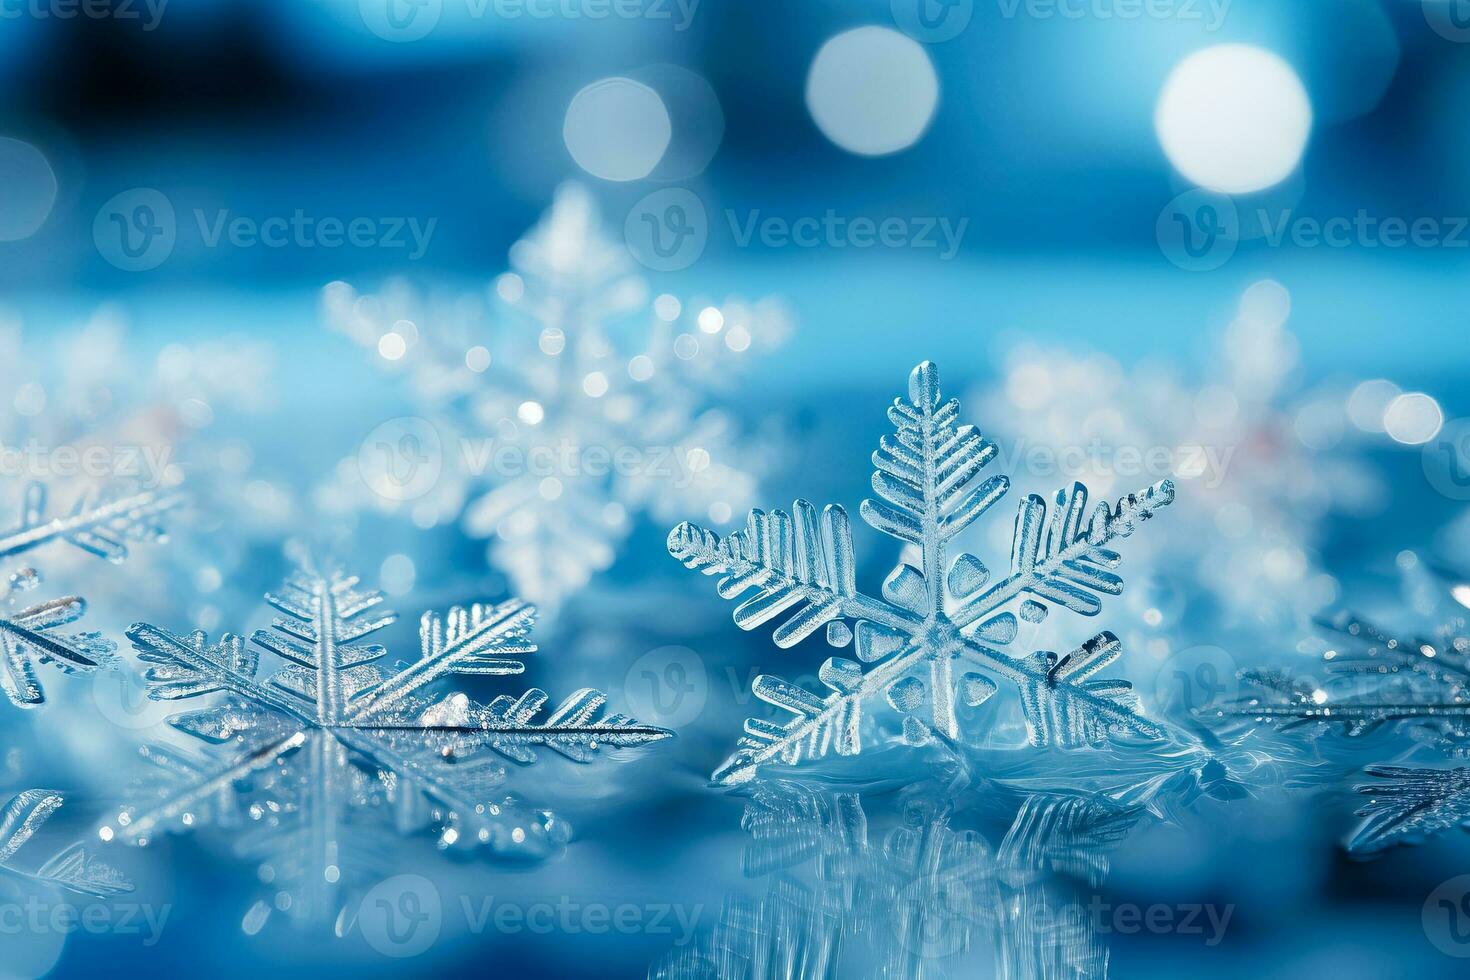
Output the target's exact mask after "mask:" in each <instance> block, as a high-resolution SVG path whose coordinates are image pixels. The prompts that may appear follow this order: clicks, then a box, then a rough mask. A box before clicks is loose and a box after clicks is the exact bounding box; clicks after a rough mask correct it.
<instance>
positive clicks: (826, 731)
mask: <svg viewBox="0 0 1470 980" xmlns="http://www.w3.org/2000/svg"><path fill="white" fill-rule="evenodd" d="M888 415H889V418H890V419H891V420H892V422H893V424H894V426H895V427H896V429H897V431H896V433H895V435H894V436H885V437H883V440H882V444H881V446H880V447H879V449H878V450H877V451H876V452H875V453H874V454H873V463H874V465H875V466H876V468H877V471H876V472H875V473H874V475H873V489H874V490H875V491H876V492H877V495H878V498H877V499H875V500H865V501H864V502H863V505H862V516H863V519H864V520H866V521H867V522H868V523H869V524H870V525H872V526H873V527H874V528H876V529H877V530H879V531H881V532H883V533H885V534H888V535H890V536H892V537H894V538H897V539H898V540H900V541H902V542H905V543H906V544H909V545H912V546H913V547H915V548H917V549H918V550H919V560H920V567H917V568H916V567H914V566H911V565H908V564H900V565H899V567H898V568H897V569H896V570H895V571H894V572H893V573H892V574H891V575H889V577H888V578H887V580H886V581H884V583H883V595H882V598H875V597H871V596H868V595H865V594H864V593H861V592H859V591H858V589H857V585H856V582H855V560H854V556H853V547H852V534H851V528H850V526H849V523H848V517H847V512H846V511H845V510H843V509H842V508H841V507H839V506H836V505H831V506H828V507H826V508H825V509H824V510H823V511H822V512H821V514H820V515H818V513H817V510H816V508H815V507H814V506H813V505H812V504H811V503H809V502H807V501H805V500H798V501H797V502H796V504H795V505H794V507H793V511H794V517H793V516H792V515H788V514H786V513H785V512H783V511H779V510H778V511H773V512H771V513H769V514H767V513H765V512H763V511H759V510H755V511H752V512H751V515H750V522H749V525H748V527H747V528H746V529H744V530H741V531H736V532H733V533H732V534H730V535H729V536H728V537H727V538H725V539H724V540H721V539H720V537H719V536H718V535H716V534H715V533H714V532H712V531H709V530H707V529H705V528H702V527H698V526H696V525H693V524H690V523H687V522H686V523H684V524H680V525H679V526H678V527H676V528H675V529H674V530H673V532H672V533H671V534H670V535H669V540H668V546H669V552H670V553H671V554H672V555H673V556H674V557H675V558H678V559H679V560H680V561H682V562H683V563H684V564H685V565H687V566H688V567H689V568H692V569H696V570H699V571H702V572H704V573H705V574H706V575H721V576H723V577H722V578H721V580H720V582H719V586H718V590H719V593H720V595H721V596H722V597H724V598H727V599H736V598H738V597H740V596H742V595H743V594H745V593H747V592H750V593H752V594H751V596H750V598H748V599H746V600H745V601H743V602H742V603H741V604H740V605H739V606H738V607H737V608H736V610H735V622H736V624H737V625H739V626H740V627H741V628H742V629H755V628H757V627H759V626H761V625H762V624H764V623H766V622H767V621H769V620H771V619H774V618H776V617H778V616H782V615H784V614H787V613H790V615H789V616H788V617H787V619H786V621H785V622H784V623H783V624H782V625H781V626H780V627H778V628H777V629H776V632H775V635H774V639H775V642H776V645H777V646H780V647H790V646H793V645H795V644H796V643H799V642H800V641H801V640H803V639H805V638H806V637H808V636H810V635H811V634H813V633H814V632H816V631H817V630H818V629H820V628H821V627H823V626H825V627H826V638H827V641H828V643H830V644H832V645H833V646H837V647H842V646H846V645H847V644H848V643H850V642H853V641H854V639H855V640H856V652H857V657H858V660H848V659H845V658H840V657H831V658H829V659H828V660H827V661H826V663H825V664H823V666H822V668H821V671H820V673H819V677H820V680H821V682H822V683H823V684H824V685H825V686H826V688H827V691H826V692H822V693H813V692H811V691H808V690H806V689H805V688H802V687H800V686H798V685H796V684H792V683H790V682H788V681H785V680H782V679H781V678H778V677H774V676H771V675H761V676H759V677H757V678H756V679H755V682H754V685H753V690H754V692H755V694H756V696H757V697H759V698H761V699H762V700H764V701H766V702H768V703H770V704H774V705H776V706H777V707H779V708H781V709H783V710H784V711H787V712H790V713H791V714H792V715H794V716H795V717H794V718H793V719H790V720H788V721H786V722H784V723H778V722H772V721H767V720H764V719H759V718H752V719H750V720H749V721H747V723H746V735H745V737H744V738H743V739H741V741H740V746H741V748H740V750H739V751H738V752H736V753H735V755H734V756H732V757H731V758H730V759H729V760H728V761H727V762H726V763H725V764H724V765H723V766H721V767H720V770H719V771H718V772H717V773H716V774H715V777H714V778H715V779H716V780H717V781H719V782H725V783H738V782H745V781H747V780H750V779H752V778H754V776H755V774H756V772H757V770H758V769H759V768H760V767H761V766H763V765H766V764H767V763H772V762H780V763H783V764H786V765H795V764H797V763H799V762H801V761H803V760H805V759H819V758H822V757H824V756H826V755H827V754H828V753H829V752H831V751H832V750H833V749H836V751H837V753H838V754H839V755H856V754H858V752H860V751H861V749H862V747H863V741H864V733H863V730H862V716H863V708H864V705H865V703H867V702H870V701H871V702H874V705H873V706H874V707H876V702H877V700H878V696H879V695H880V694H882V695H884V697H885V699H886V701H887V703H888V704H889V706H891V707H892V708H893V709H894V710H896V711H898V712H900V713H902V714H903V715H904V720H903V736H904V740H905V741H906V742H908V743H910V744H914V745H921V744H924V743H926V742H928V741H930V740H931V739H934V738H937V739H939V740H941V741H943V740H955V739H958V738H959V737H960V725H959V719H958V716H957V712H956V708H957V704H956V699H957V698H958V699H959V700H960V701H962V702H963V703H964V704H965V705H968V706H970V707H974V706H978V705H980V704H982V703H984V702H985V701H987V700H989V699H990V697H991V696H992V695H994V694H995V693H996V691H997V685H996V682H995V681H994V680H993V679H992V678H991V676H990V675H994V676H998V677H1001V678H1004V679H1005V680H1008V681H1010V682H1012V683H1013V684H1015V685H1016V687H1017V689H1018V690H1019V692H1020V699H1021V708H1022V711H1023V712H1024V715H1025V719H1026V728H1027V734H1028V737H1029V741H1030V742H1031V744H1032V745H1058V746H1064V747H1073V746H1080V745H1089V744H1097V743H1100V742H1102V741H1105V740H1106V739H1107V738H1108V737H1109V736H1110V735H1117V734H1124V733H1126V734H1131V735H1136V736H1142V737H1145V738H1161V737H1163V735H1164V731H1163V729H1161V728H1160V727H1159V726H1157V725H1155V724H1154V723H1153V722H1150V721H1148V720H1147V719H1145V718H1144V717H1142V716H1141V715H1140V714H1139V713H1138V711H1137V699H1136V698H1135V697H1134V695H1133V694H1132V692H1131V689H1130V685H1129V684H1128V682H1127V681H1119V680H1093V679H1091V678H1093V676H1094V675H1095V674H1097V673H1098V672H1099V671H1101V670H1103V669H1104V668H1106V667H1107V666H1108V665H1109V664H1111V663H1112V662H1113V661H1114V660H1116V659H1117V657H1118V654H1119V651H1120V645H1119V643H1118V640H1117V638H1116V637H1114V636H1113V635H1112V634H1110V633H1106V632H1104V633H1099V634H1097V635H1096V636H1094V637H1093V638H1092V639H1090V640H1088V641H1087V642H1086V643H1084V644H1083V645H1082V646H1080V647H1078V648H1077V649H1075V650H1073V651H1071V652H1070V653H1067V654H1065V655H1062V656H1058V655H1057V654H1055V653H1052V652H1050V651H1039V652H1036V653H1033V654H1030V655H1029V656H1022V657H1013V656H1011V655H1008V654H1006V653H1002V652H1001V651H1000V650H998V649H995V647H996V646H1003V645H1005V644H1008V643H1010V642H1011V641H1012V640H1014V639H1015V638H1016V635H1017V632H1018V623H1017V612H1013V611H1011V610H1010V607H1011V606H1012V605H1013V604H1018V606H1019V607H1018V612H1019V615H1020V617H1021V618H1022V619H1024V620H1026V621H1027V622H1030V623H1037V622H1040V621H1041V620H1042V619H1044V618H1045V617H1046V615H1047V612H1048V607H1047V606H1046V605H1045V604H1044V602H1050V603H1054V604H1057V605H1061V606H1063V607H1065V608H1067V609H1070V610H1072V611H1073V612H1076V613H1080V614H1081V615H1084V616H1093V615H1096V614H1097V613H1098V612H1099V611H1100V610H1101V608H1102V603H1101V599H1100V597H1101V596H1103V595H1117V594H1119V593H1120V592H1121V591H1122V588H1123V580H1122V579H1121V578H1119V577H1118V576H1117V575H1116V574H1114V573H1113V572H1112V571H1111V569H1113V568H1115V567H1117V565H1118V563H1119V561H1120V560H1121V558H1120V556H1119V555H1118V554H1117V553H1116V552H1114V551H1111V550H1109V549H1108V548H1107V545H1108V544H1110V543H1111V542H1113V541H1114V540H1115V539H1118V538H1122V537H1127V536H1128V535H1130V534H1132V533H1133V531H1134V530H1135V529H1136V528H1137V527H1138V525H1139V524H1140V523H1141V522H1143V521H1145V520H1147V519H1148V518H1150V517H1152V516H1153V515H1154V514H1155V513H1157V511H1158V510H1160V509H1161V508H1163V507H1164V506H1166V505H1167V504H1169V503H1170V502H1172V501H1173V499H1174V487H1173V485H1172V484H1171V483H1169V482H1168V481H1167V480H1166V481H1163V482H1160V483H1159V484H1157V485H1156V486H1153V487H1150V488H1148V489H1147V490H1145V491H1143V492H1142V493H1141V494H1138V495H1133V494H1129V495H1128V496H1127V497H1124V498H1123V499H1121V500H1120V501H1119V502H1118V504H1117V507H1116V508H1114V507H1111V506H1109V505H1108V504H1107V503H1102V504H1099V505H1098V506H1097V508H1096V509H1094V510H1093V511H1092V512H1091V514H1090V515H1089V514H1088V510H1087V490H1086V488H1084V487H1083V486H1082V485H1081V484H1073V485H1072V486H1071V487H1070V488H1068V489H1065V490H1062V491H1059V492H1058V493H1057V496H1056V502H1055V508H1054V509H1053V511H1052V513H1051V515H1050V517H1048V515H1047V505H1046V501H1044V500H1043V499H1042V498H1041V497H1038V496H1035V495H1032V496H1029V497H1027V498H1026V499H1025V500H1023V501H1022V502H1021V505H1020V508H1019V511H1018V513H1017V516H1016V521H1015V525H1014V532H1015V533H1014V538H1013V541H1012V543H1011V547H1010V553H1011V570H1010V573H1009V574H1008V575H1007V576H1005V577H1004V578H1002V579H1001V580H1000V581H999V582H996V583H995V584H993V585H989V587H988V588H987V583H988V582H989V579H990V571H989V569H987V568H986V566H985V565H984V564H983V563H982V562H981V561H980V559H978V558H976V557H975V556H974V555H970V554H962V555H960V556H959V557H958V558H956V559H955V560H954V561H953V563H949V562H948V561H947V559H946V553H945V551H946V547H947V545H948V542H949V541H950V540H951V539H953V538H954V537H955V536H956V535H958V534H959V533H961V532H962V531H964V529H965V528H966V527H968V526H969V525H970V524H972V523H973V522H974V521H975V520H976V519H977V518H979V517H980V516H981V515H982V514H984V513H985V512H986V511H988V510H989V509H990V508H991V507H993V506H994V505H995V504H996V503H997V502H999V500H1000V499H1001V497H1003V496H1004V495H1005V493H1006V490H1007V489H1008V487H1009V481H1008V479H1007V478H1006V477H1005V476H993V477H991V478H989V479H987V480H985V481H983V482H981V483H979V484H978V485H975V484H974V480H975V478H976V476H977V475H978V473H979V472H980V470H981V469H982V468H983V467H984V466H985V465H986V464H987V463H989V462H990V461H991V460H992V459H993V458H994V457H995V455H996V447H995V445H994V443H992V442H990V441H989V440H988V439H986V438H984V437H983V436H982V435H981V434H980V433H979V431H977V430H976V429H975V428H974V427H973V426H969V425H959V424H958V417H959V402H958V401H956V400H954V399H951V400H950V401H948V402H944V401H942V399H941V397H940V391H939V372H938V369H937V368H936V367H935V366H934V365H933V364H931V363H929V362H927V361H926V362H924V363H923V364H920V365H919V366H918V367H916V368H915V369H914V371H913V374H912V375H911V376H910V378H909V390H908V395H907V397H906V398H904V397H901V398H897V399H895V400H894V403H893V405H892V407H891V408H890V409H889V411H888ZM1043 600H1044V602H1043ZM848 619H852V620H855V621H856V626H855V628H850V627H849V626H848V625H847V623H846V620H848ZM990 644H994V646H991V645H990ZM859 661H861V662H859ZM864 664H872V665H873V666H872V667H871V668H869V669H866V670H865V669H864ZM956 664H959V665H960V666H962V667H964V666H969V667H978V668H980V670H981V671H984V673H980V672H975V671H970V672H966V673H965V674H963V676H961V677H959V678H958V679H956V678H955V676H954V673H955V667H956ZM926 700H927V702H928V704H929V719H930V720H929V721H928V722H927V723H926V722H924V721H921V720H920V719H919V717H918V716H917V714H916V712H917V711H918V710H919V709H920V708H921V707H922V706H923V704H924V703H925V701H926Z"/></svg>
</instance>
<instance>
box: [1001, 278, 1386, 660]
mask: <svg viewBox="0 0 1470 980" xmlns="http://www.w3.org/2000/svg"><path fill="white" fill-rule="evenodd" d="M1289 309H1290V296H1289V295H1288V293H1287V291H1286V290H1285V288H1283V287H1282V286H1281V285H1280V284H1279V283H1276V282H1274V281H1270V280H1266V281H1262V282H1258V283H1256V284H1254V285H1252V286H1251V287H1250V288H1249V289H1247V290H1246V291H1245V293H1244V295H1243V296H1242V297H1241V299H1240V302H1239V306H1238V309H1237V310H1236V312H1235V316H1234V318H1233V320H1232V321H1231V322H1230V323H1229V325H1228V326H1227V327H1226V328H1225V329H1224V330H1222V331H1220V332H1219V333H1218V334H1217V335H1216V336H1215V337H1214V338H1213V343H1212V344H1211V345H1210V351H1209V357H1208V360H1207V362H1206V365H1205V368H1204V370H1203V371H1200V372H1197V373H1196V374H1195V375H1193V376H1190V377H1183V378H1181V377H1179V376H1178V374H1177V373H1176V372H1175V371H1173V370H1171V368H1170V367H1168V366H1165V365H1160V364H1158V363H1146V364H1142V365H1140V366H1139V367H1137V368H1136V369H1132V370H1125V369H1124V368H1123V367H1121V366H1120V365H1119V364H1118V363H1117V362H1115V361H1113V360H1112V359H1110V358H1108V357H1105V356H1102V355H1099V354H1086V355H1079V354H1077V353H1076V352H1075V351H1071V350H1058V349H1042V348H1039V347H1035V346H1031V345H1022V346H1018V347H1016V348H1015V349H1014V350H1012V351H1011V353H1010V356H1009V366H1008V367H1007V370H1006V373H1005V376H1004V378H1003V379H1002V383H1001V384H998V385H994V386H991V387H989V388H987V389H986V390H985V392H984V394H983V396H982V397H983V402H982V403H981V404H983V406H984V408H985V411H986V417H987V418H989V419H991V420H992V422H991V425H992V427H993V429H994V430H995V431H996V432H1002V433H1005V434H1006V435H1007V436H1008V437H1009V440H1008V443H1007V445H1009V447H1010V448H1011V450H1012V452H1013V454H1014V455H1015V457H1016V459H1015V461H1014V463H1013V469H1015V470H1017V471H1021V470H1031V471H1033V472H1039V473H1046V472H1051V471H1056V472H1061V473H1064V474H1066V475H1067V476H1070V477H1075V478H1078V479H1084V480H1086V481H1087V482H1088V484H1089V485H1090V486H1093V487H1094V488H1095V489H1097V490H1098V491H1099V492H1101V493H1109V492H1112V491H1114V490H1116V489H1118V487H1119V486H1120V485H1123V484H1132V483H1133V481H1134V480H1135V479H1137V477H1136V476H1134V474H1138V473H1148V474H1149V475H1150V477H1151V478H1155V479H1157V478H1158V477H1160V476H1168V477H1169V478H1170V479H1172V480H1173V481H1175V482H1176V483H1177V484H1178V486H1179V487H1180V488H1181V489H1183V490H1186V491H1187V492H1186V493H1185V494H1183V496H1182V501H1181V506H1182V507H1183V508H1184V514H1183V515H1182V517H1181V520H1183V521H1184V523H1185V525H1187V526H1188V527H1189V528H1190V529H1191V533H1190V534H1189V535H1182V536H1179V537H1177V538H1162V539H1157V540H1155V541H1152V542H1150V543H1149V544H1148V545H1146V546H1145V548H1146V550H1145V554H1146V555H1147V556H1148V558H1149V560H1150V564H1151V565H1152V566H1153V567H1154V568H1155V570H1156V571H1158V572H1159V573H1160V574H1161V575H1162V576H1163V578H1161V579H1160V580H1158V581H1157V582H1151V581H1147V580H1146V581H1144V582H1143V583H1140V584H1142V585H1143V588H1142V589H1140V590H1138V591H1137V592H1136V593H1135V595H1136V597H1138V598H1140V599H1142V600H1144V601H1143V602H1142V603H1141V604H1138V603H1135V604H1134V605H1136V606H1137V608H1138V611H1139V613H1140V614H1141V615H1142V616H1143V617H1144V618H1145V621H1146V622H1148V623H1149V624H1150V626H1152V627H1155V628H1156V629H1157V627H1169V626H1174V625H1176V624H1178V623H1180V622H1183V621H1185V615H1186V610H1187V614H1188V617H1189V620H1190V621H1192V622H1194V623H1196V624H1198V623H1200V622H1202V621H1203V620H1202V618H1201V617H1202V616H1204V615H1209V614H1216V613H1219V614H1223V615H1222V619H1223V623H1222V625H1224V626H1227V627H1236V626H1240V627H1251V628H1283V627H1290V626H1293V625H1295V624H1296V623H1297V622H1298V621H1299V620H1300V617H1301V616H1302V615H1304V614H1309V613H1311V612H1313V611H1315V610H1318V609H1320V608H1322V607H1323V606H1324V605H1326V604H1328V603H1330V602H1331V601H1332V600H1333V599H1334V598H1335V596H1336V583H1335V582H1334V581H1333V579H1332V578H1331V577H1330V576H1328V575H1326V574H1325V573H1323V572H1322V571H1321V569H1320V566H1319V565H1318V562H1317V559H1316V552H1317V548H1318V545H1319V544H1320V542H1321V536H1322V528H1323V525H1324V522H1325V518H1326V517H1327V516H1328V515H1329V514H1331V513H1333V512H1338V513H1349V514H1361V513H1366V512H1371V511H1372V510H1373V509H1374V507H1375V506H1378V505H1379V504H1380V503H1381V501H1382V500H1383V499H1384V497H1385V489H1384V487H1383V484H1382V481H1381V479H1380V478H1379V477H1378V476H1377V475H1376V474H1375V473H1374V472H1373V470H1372V469H1371V468H1370V467H1368V466H1367V465H1366V464H1365V463H1363V462H1362V461H1361V459H1360V458H1358V457H1357V456H1355V455H1354V454H1352V453H1351V452H1350V451H1349V450H1350V449H1351V447H1352V445H1353V439H1354V434H1355V433H1356V429H1355V427H1354V426H1353V425H1351V424H1349V417H1350V405H1349V397H1348V394H1347V392H1346V391H1344V390H1343V389H1342V388H1341V387H1340V386H1337V385H1323V386H1321V387H1317V388H1312V389H1307V390H1303V389H1302V388H1301V387H1300V386H1299V385H1297V384H1295V383H1294V381H1293V378H1292V370H1293V368H1294V367H1295V365H1296V363H1297V358H1298V354H1297V341H1296V338H1295V337H1294V336H1293V335H1292V334H1291V332H1290V331H1289V329H1288V328H1287V318H1288V313H1289ZM1358 435H1359V436H1361V434H1358ZM1127 638H1128V639H1129V642H1130V644H1132V643H1133V642H1134V641H1135V637H1133V636H1129V637H1127ZM1150 639H1151V640H1152V642H1153V643H1155V644H1160V645H1161V648H1159V649H1156V650H1152V651H1151V652H1157V653H1158V655H1159V656H1160V658H1162V656H1163V655H1165V654H1166V653H1167V652H1168V646H1167V635H1166V634H1163V633H1159V632H1154V633H1153V634H1152V635H1151V637H1150Z"/></svg>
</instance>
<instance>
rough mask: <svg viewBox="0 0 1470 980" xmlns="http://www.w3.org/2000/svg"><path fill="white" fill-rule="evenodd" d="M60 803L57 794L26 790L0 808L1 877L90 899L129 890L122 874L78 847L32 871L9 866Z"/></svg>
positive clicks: (52, 858) (67, 849)
mask: <svg viewBox="0 0 1470 980" xmlns="http://www.w3.org/2000/svg"><path fill="white" fill-rule="evenodd" d="M61 804H62V798H61V794H60V793H56V792H53V791H52V790H49V789H28V790H26V791H24V792H22V793H20V794H18V795H17V796H16V797H15V798H14V799H12V800H11V801H10V802H9V803H7V804H5V806H4V808H0V874H4V875H11V876H13V877H16V878H20V879H22V880H25V881H32V882H38V883H40V884H44V885H52V886H56V887H60V888H66V889H69V890H70V891H74V892H77V893H79V894H82V895H89V896H92V897H93V898H109V897H111V896H113V895H120V894H123V893H125V892H130V891H132V890H133V886H132V883H131V882H129V881H128V880H127V879H126V878H124V877H123V875H122V873H121V872H119V871H118V870H117V869H116V868H113V867H111V866H110V865H107V864H104V863H102V862H101V861H99V860H97V859H95V858H93V857H92V856H91V855H90V854H88V853H87V851H86V850H84V849H83V848H82V846H81V845H80V844H73V845H71V846H70V847H67V848H65V849H63V850H61V851H59V852H57V853H56V854H54V855H52V857H51V858H50V859H49V860H48V861H46V863H45V864H43V865H41V867H40V868H38V869H36V870H35V871H22V870H21V869H20V868H17V867H16V866H15V865H14V864H13V863H12V862H13V859H14V858H15V855H16V853H17V852H18V851H19V850H20V849H21V848H22V847H24V846H25V845H26V842H27V841H29V840H30V839H31V837H32V836H34V835H35V833H36V831H37V830H39V829H40V827H41V825H42V824H44V823H45V822H46V821H47V820H48V819H50V817H51V815H52V814H53V813H55V812H56V811H57V810H58V809H60V808H61Z"/></svg>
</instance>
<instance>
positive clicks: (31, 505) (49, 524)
mask: <svg viewBox="0 0 1470 980" xmlns="http://www.w3.org/2000/svg"><path fill="white" fill-rule="evenodd" d="M46 497H47V494H46V487H45V485H44V484H41V483H32V484H30V485H29V486H27V487H26V490H25V494H24V497H23V500H22V502H21V513H20V523H19V524H17V525H16V526H15V527H13V528H11V529H10V530H9V531H6V532H5V533H4V534H3V535H0V558H11V557H14V556H16V555H19V554H21V553H23V552H27V551H30V550H32V549H34V548H38V547H40V546H41V545H44V544H48V543H50V542H52V541H65V542H66V543H68V544H70V545H72V546H73V547H76V548H80V549H82V550H83V551H86V552H88V553H89V554H93V555H96V556H97V557H99V558H105V559H106V560H108V561H111V562H121V561H123V560H124V559H125V558H127V556H128V542H130V541H157V540H160V539H161V538H162V537H163V536H164V530H163V526H162V524H161V523H160V522H159V519H160V518H161V517H162V515H163V514H165V513H166V512H168V511H170V510H172V509H173V508H175V507H177V506H178V505H179V504H180V503H181V502H182V498H180V497H179V496H178V495H176V494H167V493H161V492H158V491H152V490H150V491H144V492H142V493H136V494H132V495H130V496H125V497H101V498H99V499H97V500H89V499H88V498H86V497H82V498H80V499H78V500H77V502H76V505H75V506H74V507H73V508H72V511H71V513H70V514H66V515H58V516H55V517H49V518H48V517H47V516H46V514H47V513H48V508H47V500H46Z"/></svg>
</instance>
